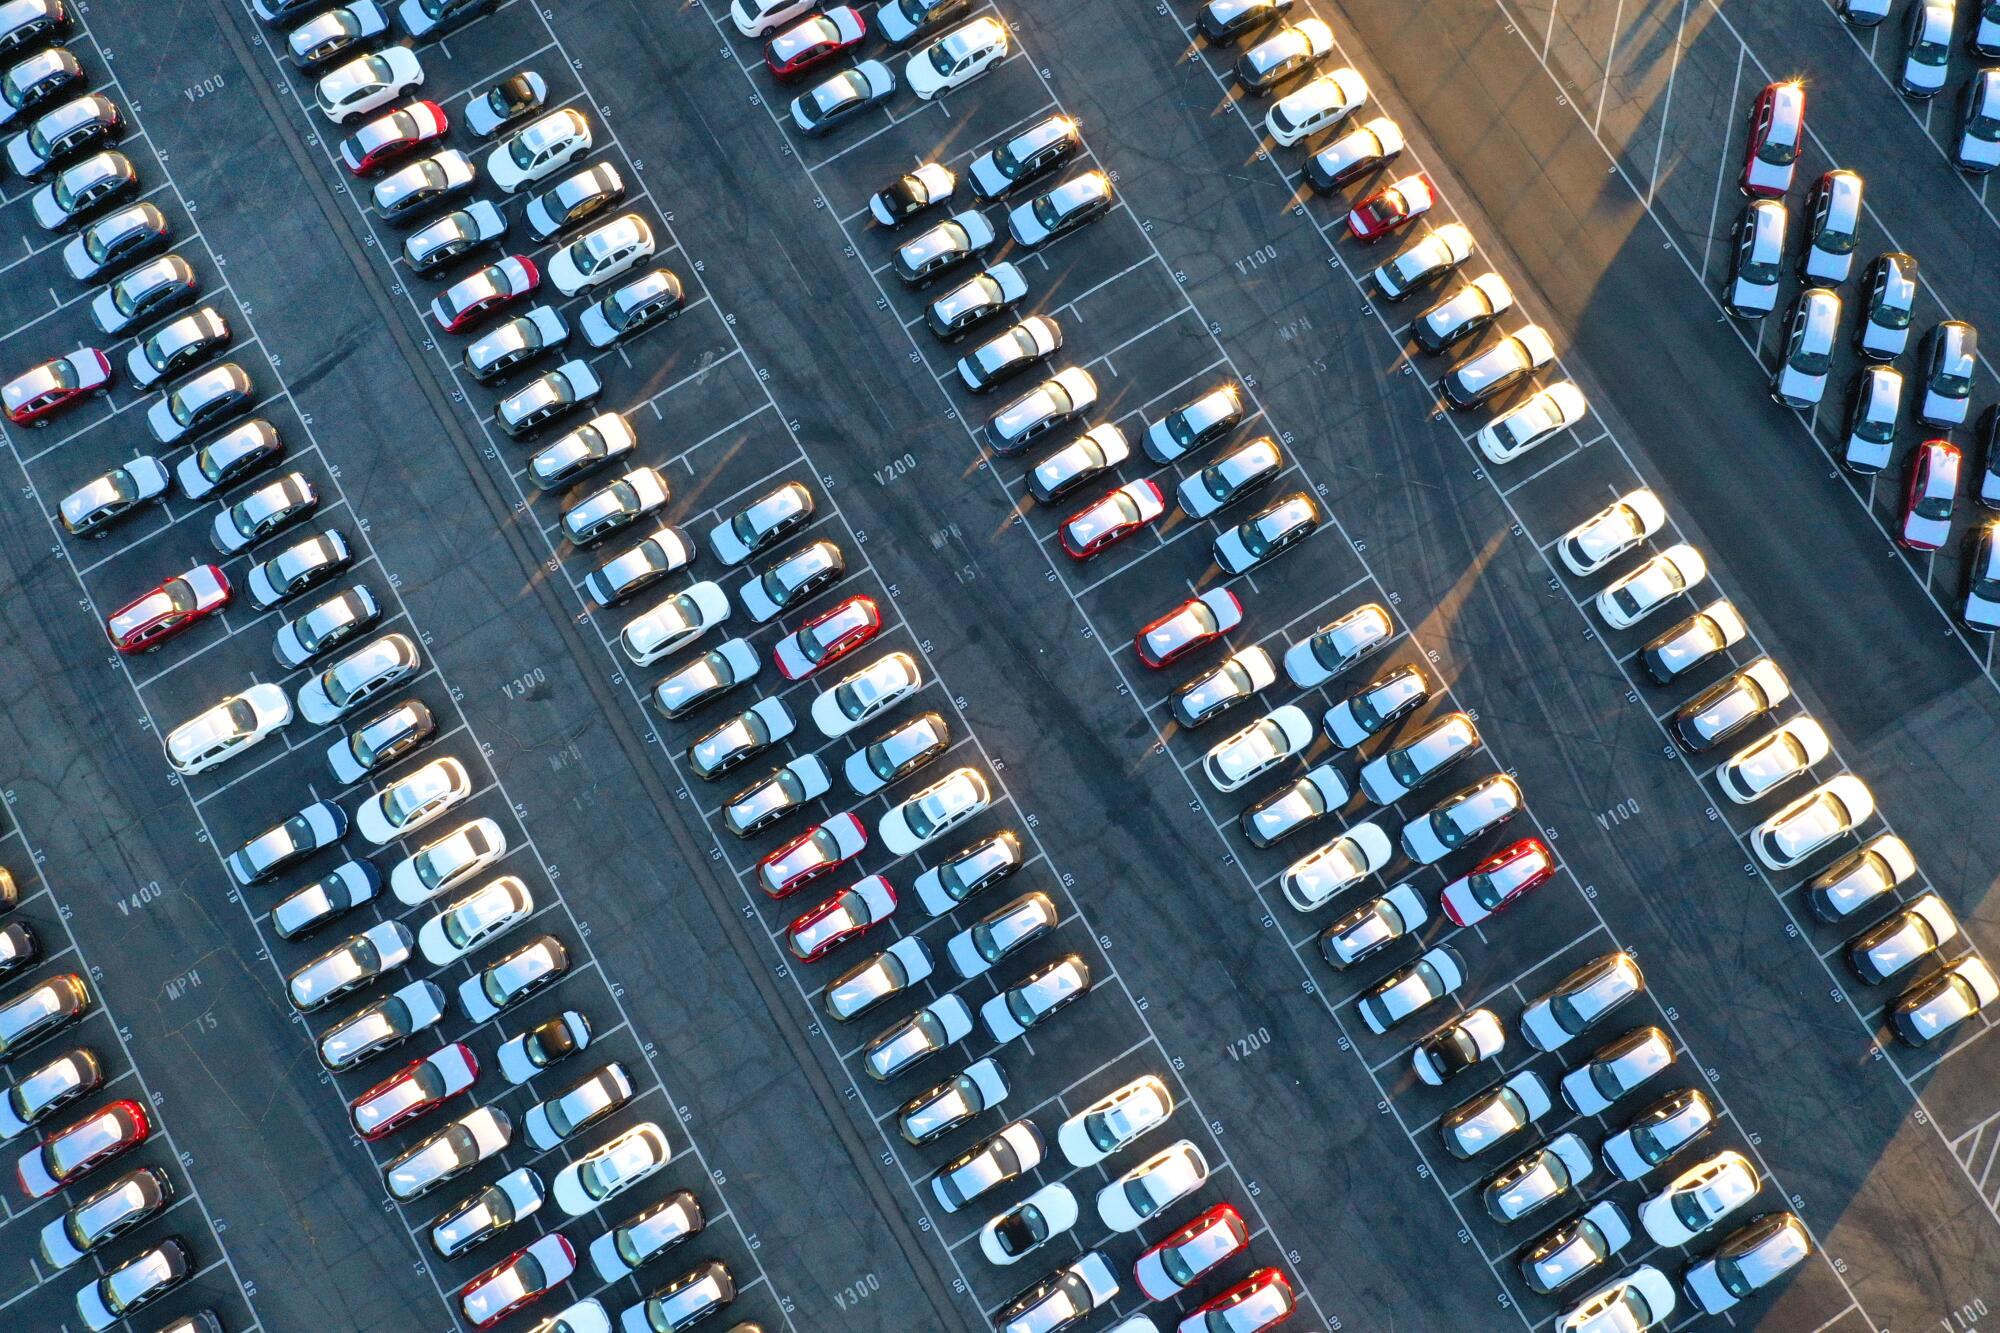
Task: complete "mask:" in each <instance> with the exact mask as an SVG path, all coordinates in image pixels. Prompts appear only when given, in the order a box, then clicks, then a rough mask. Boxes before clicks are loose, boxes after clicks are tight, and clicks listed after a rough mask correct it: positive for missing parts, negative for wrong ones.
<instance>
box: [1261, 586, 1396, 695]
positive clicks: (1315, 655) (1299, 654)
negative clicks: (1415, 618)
mask: <svg viewBox="0 0 2000 1333" xmlns="http://www.w3.org/2000/svg"><path fill="white" fill-rule="evenodd" d="M1395 635H1396V626H1395V623H1394V622H1393V621H1391V620H1390V619H1389V612H1388V610H1387V609H1386V608H1384V607H1383V606H1382V604H1381V603H1379V602H1370V603H1368V604H1367V605H1366V606H1361V607H1356V608H1355V609H1354V610H1352V611H1349V612H1348V613H1347V614H1346V615H1344V616H1341V617H1339V618H1338V619H1336V620H1332V621H1329V622H1328V623H1326V624H1324V625H1321V626H1320V627H1319V628H1318V629H1316V630H1314V631H1313V632H1312V634H1311V635H1309V636H1308V637H1306V638H1304V639H1301V640H1299V641H1298V642H1297V643H1295V644H1293V645H1292V646H1291V647H1289V648H1287V649H1286V650H1285V674H1286V675H1288V676H1290V677H1291V678H1292V684H1294V685H1296V686H1298V687H1299V688H1300V689H1302V690H1309V689H1311V688H1312V687H1313V686H1315V685H1323V684H1325V683H1326V682H1327V681H1329V680H1331V679H1333V678H1334V677H1335V676H1337V675H1339V674H1340V673H1341V672H1343V671H1346V670H1347V669H1348V668H1350V667H1352V666H1353V665H1354V664H1355V663H1357V662H1359V661H1360V660H1361V659H1362V658H1364V657H1366V656H1368V655H1369V654H1370V653H1373V652H1375V651H1377V650H1378V649H1380V648H1381V647H1382V645H1383V644H1385V643H1387V642H1389V640H1390V639H1392V638H1394V637H1395Z"/></svg>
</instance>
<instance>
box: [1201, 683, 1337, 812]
mask: <svg viewBox="0 0 2000 1333" xmlns="http://www.w3.org/2000/svg"><path fill="white" fill-rule="evenodd" d="M1312 738H1313V724H1312V719H1311V718H1309V717H1307V716H1306V713H1305V710H1304V709H1302V708H1300V707H1298V706H1297V705H1296V704H1286V705H1284V706H1283V707H1281V708H1277V709H1274V710H1272V711H1271V712H1269V713H1266V714H1265V715H1264V716H1263V717H1260V718H1258V719H1257V720H1256V721H1255V722H1252V723H1251V724H1250V725H1249V726H1247V727H1245V728H1243V730H1241V731H1239V732H1237V733H1236V734H1235V735H1234V736H1230V737H1228V738H1227V739H1225V740H1221V741H1218V742H1216V744H1215V745H1214V746H1213V747H1212V748H1211V749H1210V750H1209V752H1208V753H1207V755H1205V756H1204V757H1203V758H1202V761H1201V771H1202V772H1203V773H1204V774H1205V775H1206V776H1207V777H1208V780H1209V783H1210V784H1211V785H1212V786H1214V788H1215V789H1216V790H1217V791H1235V790H1236V789H1237V788H1238V787H1241V786H1242V785H1243V784H1244V783H1246V782H1248V781H1250V780H1251V779H1252V778H1254V777H1256V776H1257V775H1258V774H1259V773H1263V772H1265V771H1267V770H1268V769H1270V768H1271V767H1272V766H1273V765H1276V764H1279V763H1282V762H1283V761H1284V760H1286V759H1288V758H1290V757H1291V756H1292V755H1295V754H1298V753H1300V752H1302V751H1303V750H1304V749H1305V748H1306V747H1307V746H1308V745H1310V744H1312Z"/></svg>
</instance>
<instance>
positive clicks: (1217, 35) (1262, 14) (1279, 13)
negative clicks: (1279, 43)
mask: <svg viewBox="0 0 2000 1333" xmlns="http://www.w3.org/2000/svg"><path fill="white" fill-rule="evenodd" d="M1291 11H1292V0H1208V3H1207V4H1205V5H1203V6H1202V7H1201V17H1200V18H1199V19H1197V20H1196V25H1197V26H1198V27H1199V28H1200V29H1201V35H1202V36H1204V37H1206V38H1208V40H1209V41H1211V42H1230V41H1241V40H1242V39H1243V38H1245V37H1248V36H1251V35H1252V34H1254V33H1259V32H1262V31H1263V30H1264V29H1266V28H1268V27H1270V26H1271V25H1272V24H1273V23H1276V22H1278V20H1280V19H1282V18H1284V17H1285V15H1287V14H1289V13H1291Z"/></svg>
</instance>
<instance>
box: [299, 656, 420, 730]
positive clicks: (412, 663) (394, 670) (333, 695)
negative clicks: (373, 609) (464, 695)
mask: <svg viewBox="0 0 2000 1333" xmlns="http://www.w3.org/2000/svg"><path fill="white" fill-rule="evenodd" d="M422 665H423V655H422V654H421V653H419V652H418V651H417V644H416V641H415V640H414V639H412V638H410V636H409V635H407V634H384V635H383V636H382V637H381V638H379V639H371V640H370V641H369V642H367V643H365V644H362V645H361V646H360V647H359V648H356V649H355V650H354V651H353V652H351V653H348V654H347V655H346V656H344V657H341V658H340V659H338V660H337V661H335V662H334V663H333V664H332V665H331V666H329V667H327V668H326V670H324V671H322V672H320V673H319V674H318V675H316V676H314V677H313V678H312V679H311V680H309V681H307V682H306V683H305V684H303V685H301V686H299V694H298V707H299V715H300V716H301V717H303V718H305V720H306V721H308V722H310V723H312V724H313V725H314V726H325V725H326V724H327V723H329V722H332V721H334V720H335V719H337V718H342V717H345V716H347V714H349V713H351V712H353V711H354V710H355V709H357V708H359V707H360V706H361V705H362V704H364V703H366V702H367V701H368V700H370V699H373V698H374V697H376V696H377V695H379V694H381V693H383V692H384V691H385V690H388V689H391V688H393V687H394V686H395V685H397V684H398V683H400V682H401V681H404V680H407V679H408V678H409V677H411V676H413V675H415V674H416V672H417V668H418V667H420V666H422Z"/></svg>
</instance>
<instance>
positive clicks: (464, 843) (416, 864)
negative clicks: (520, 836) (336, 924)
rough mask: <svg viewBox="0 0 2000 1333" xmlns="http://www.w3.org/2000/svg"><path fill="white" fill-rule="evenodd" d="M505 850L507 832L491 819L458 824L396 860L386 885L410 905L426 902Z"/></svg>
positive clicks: (444, 891)
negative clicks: (441, 835)
mask: <svg viewBox="0 0 2000 1333" xmlns="http://www.w3.org/2000/svg"><path fill="white" fill-rule="evenodd" d="M506 852H507V835H506V834H505V833H503V832H502V831H501V829H500V825H498V824H497V823H495V822H494V821H493V820H491V819H475V820H473V821H471V822H470V823H467V824H460V825H459V826H458V827H457V828H455V829H453V830H452V831H451V832H450V833H447V834H445V836H443V837H442V838H438V839H436V840H435V841H433V842H427V843H425V844H424V845H423V846H422V847H419V848H418V849H417V850H416V851H414V852H412V853H410V854H409V855H408V856H406V857H404V858H403V859H402V860H401V861H399V862H397V863H396V868H395V869H393V870H391V871H390V872H389V889H390V892H392V893H394V894H395V895H396V901H398V902H400V903H403V904H405V905H407V906H410V907H415V906H417V905H419V904H421V903H426V902H429V901H430V900H431V899H433V898H435V897H437V896H438V895H439V894H441V893H447V892H449V891H451V890H452V889H455V888H457V887H458V886H459V885H461V884H463V883H465V881H467V880H468V879H471V878H472V877H473V876H474V875H476V874H478V873H479V872H480V871H482V870H484V869H485V868H486V867H487V866H490V865H492V864H493V863H494V862H495V861H497V860H499V859H500V858H501V857H502V856H504V855H506Z"/></svg>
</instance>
